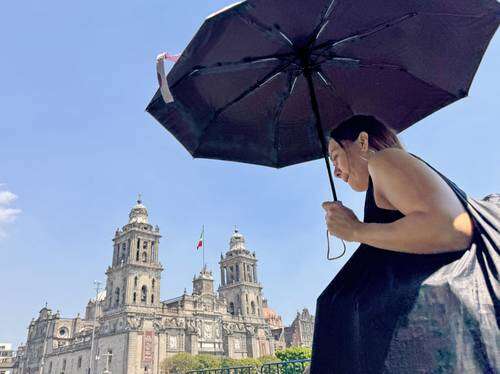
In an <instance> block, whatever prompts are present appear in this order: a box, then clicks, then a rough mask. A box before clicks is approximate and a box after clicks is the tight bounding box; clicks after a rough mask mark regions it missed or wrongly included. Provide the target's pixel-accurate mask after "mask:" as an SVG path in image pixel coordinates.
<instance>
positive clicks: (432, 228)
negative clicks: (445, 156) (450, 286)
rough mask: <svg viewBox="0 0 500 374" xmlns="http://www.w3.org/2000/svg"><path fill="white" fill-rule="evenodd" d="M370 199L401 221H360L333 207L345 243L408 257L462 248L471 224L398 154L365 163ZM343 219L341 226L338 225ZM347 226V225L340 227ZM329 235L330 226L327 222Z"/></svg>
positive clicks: (438, 185) (449, 196)
mask: <svg viewBox="0 0 500 374" xmlns="http://www.w3.org/2000/svg"><path fill="white" fill-rule="evenodd" d="M368 167H369V171H370V175H371V177H372V180H373V185H374V190H375V193H376V196H377V197H378V198H379V199H382V200H383V201H384V202H386V203H387V205H388V206H390V207H391V208H392V209H397V210H399V211H400V212H401V213H403V214H404V215H405V217H403V218H401V219H399V220H397V221H395V222H393V223H387V224H378V223H362V222H359V221H357V220H356V221H354V220H353V217H352V216H353V213H352V212H350V213H349V212H348V209H347V208H344V207H342V206H341V205H339V204H332V207H331V209H332V213H333V214H332V216H338V217H337V218H335V219H334V221H337V222H336V223H337V224H340V225H341V226H342V225H343V226H344V229H343V230H344V235H345V233H346V232H348V231H349V229H348V228H347V226H349V225H351V227H350V230H351V233H350V235H348V238H347V240H349V239H350V240H352V241H357V242H360V243H365V244H369V245H372V246H374V247H377V248H383V249H388V250H394V251H399V252H410V253H438V252H448V251H453V250H460V249H463V248H465V247H467V246H468V244H469V241H470V236H471V234H472V222H471V221H470V218H469V216H468V214H467V213H466V212H465V210H464V209H463V207H462V205H461V204H460V202H459V200H458V199H457V198H456V196H455V195H454V194H453V192H452V191H451V190H450V188H449V187H448V186H447V185H446V183H445V182H444V181H443V180H442V179H441V178H440V177H439V176H438V175H436V174H435V173H434V172H433V171H432V170H430V169H429V168H428V167H427V166H425V165H424V164H423V163H421V162H420V161H418V160H417V159H415V158H414V157H412V156H411V155H409V154H407V153H406V152H405V151H403V150H398V149H387V150H384V151H380V152H377V153H376V154H375V155H374V156H373V157H372V158H371V159H370V162H369V165H368ZM341 220H342V221H344V223H343V224H341V223H340V222H339V221H341ZM346 222H348V223H346ZM330 226H331V228H332V230H333V231H336V229H335V228H334V226H335V223H334V222H329V227H330Z"/></svg>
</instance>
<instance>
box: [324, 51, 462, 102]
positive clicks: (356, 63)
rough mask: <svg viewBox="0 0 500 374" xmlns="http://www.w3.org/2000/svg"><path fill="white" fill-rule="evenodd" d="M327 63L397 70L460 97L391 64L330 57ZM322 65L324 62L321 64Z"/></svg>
mask: <svg viewBox="0 0 500 374" xmlns="http://www.w3.org/2000/svg"><path fill="white" fill-rule="evenodd" d="M327 60H328V61H330V62H333V61H336V62H340V64H338V65H339V66H346V67H351V68H352V67H358V68H364V69H382V70H383V69H390V70H399V71H402V72H404V73H406V74H408V75H410V76H411V77H412V78H414V79H417V80H418V81H420V82H422V83H424V84H426V85H428V86H430V87H432V88H435V89H437V90H440V91H444V92H446V93H448V94H450V95H452V96H453V97H456V98H459V97H460V96H457V95H456V94H454V93H453V92H450V91H448V90H447V89H445V88H442V87H439V86H437V85H435V84H434V83H431V82H428V81H426V80H425V79H422V78H420V77H418V76H416V75H415V74H413V73H411V72H410V71H408V69H406V68H404V67H402V66H400V65H393V64H377V63H375V64H374V63H371V62H364V61H361V60H359V59H356V58H349V57H332V58H330V59H327ZM323 63H324V62H323ZM317 66H321V64H320V63H319V64H317Z"/></svg>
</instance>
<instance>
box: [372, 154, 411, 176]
mask: <svg viewBox="0 0 500 374" xmlns="http://www.w3.org/2000/svg"><path fill="white" fill-rule="evenodd" d="M417 165H418V162H417V159H416V158H415V157H413V156H412V155H410V154H409V153H408V152H406V151H405V150H404V149H401V148H386V149H382V150H380V151H377V152H375V153H374V154H373V156H372V157H371V158H370V160H369V162H368V168H369V170H370V172H376V171H383V170H387V169H393V168H396V169H401V168H408V167H411V168H413V167H416V166H417Z"/></svg>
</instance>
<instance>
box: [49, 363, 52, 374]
mask: <svg viewBox="0 0 500 374" xmlns="http://www.w3.org/2000/svg"><path fill="white" fill-rule="evenodd" d="M49 374H52V361H50V363H49Z"/></svg>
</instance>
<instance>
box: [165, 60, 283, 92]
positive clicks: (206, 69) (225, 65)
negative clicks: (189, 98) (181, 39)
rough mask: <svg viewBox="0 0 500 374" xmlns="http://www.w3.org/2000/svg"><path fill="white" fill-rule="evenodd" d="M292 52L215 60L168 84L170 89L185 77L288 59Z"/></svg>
mask: <svg viewBox="0 0 500 374" xmlns="http://www.w3.org/2000/svg"><path fill="white" fill-rule="evenodd" d="M292 56H293V53H284V54H277V55H267V56H259V57H253V58H251V57H249V58H245V59H243V60H241V61H227V62H217V63H215V64H213V65H209V66H195V67H193V68H192V69H191V71H189V72H188V73H186V74H184V75H183V76H182V77H180V78H179V79H177V81H175V83H174V84H172V85H171V86H170V89H171V90H172V89H174V88H175V87H177V86H178V85H179V84H180V83H182V82H183V81H184V80H186V79H187V78H191V77H193V76H197V75H203V74H211V73H214V72H215V73H217V72H228V71H231V70H233V69H235V70H239V69H242V68H243V67H244V66H245V65H252V64H258V63H261V62H269V61H272V60H276V61H288V60H287V58H288V57H292Z"/></svg>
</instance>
